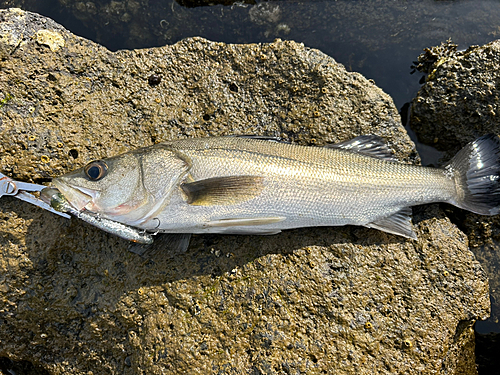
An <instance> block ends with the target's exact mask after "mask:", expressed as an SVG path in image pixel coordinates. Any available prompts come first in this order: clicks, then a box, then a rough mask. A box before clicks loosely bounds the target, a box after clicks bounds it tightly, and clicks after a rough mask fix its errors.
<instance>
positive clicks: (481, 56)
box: [410, 40, 500, 323]
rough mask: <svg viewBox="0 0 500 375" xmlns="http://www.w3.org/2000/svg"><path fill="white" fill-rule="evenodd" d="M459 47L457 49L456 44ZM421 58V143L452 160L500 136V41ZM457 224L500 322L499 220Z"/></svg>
mask: <svg viewBox="0 0 500 375" xmlns="http://www.w3.org/2000/svg"><path fill="white" fill-rule="evenodd" d="M455 47H456V46H455ZM425 55H426V56H422V57H421V59H423V60H427V61H429V62H430V64H427V65H426V66H425V70H426V71H427V73H429V75H428V77H427V81H426V82H425V84H424V85H423V86H422V89H421V90H420V92H419V93H418V95H417V97H416V98H415V99H414V100H413V107H412V115H411V120H410V121H411V126H412V128H413V129H414V130H415V132H416V133H417V135H418V137H419V139H420V140H421V141H422V142H424V143H426V144H430V145H433V146H434V147H436V148H438V149H440V150H444V151H446V154H447V157H451V156H452V155H453V154H454V153H455V152H456V151H458V150H459V149H460V148H461V147H462V146H464V145H465V144H466V143H467V142H470V141H472V140H474V139H475V138H477V137H479V136H482V135H484V134H488V133H495V134H500V122H499V121H498V112H499V111H500V95H499V87H500V41H498V40H497V41H494V42H491V43H489V44H487V45H485V46H480V47H479V46H474V47H470V48H469V49H467V50H466V51H459V52H457V51H456V49H454V48H453V45H451V44H449V43H448V44H443V45H441V46H439V47H433V48H430V49H428V51H427V52H426V54H425ZM450 217H453V221H454V222H456V223H457V225H458V226H459V227H460V228H461V229H462V230H463V231H465V233H467V235H468V237H469V241H470V242H469V244H470V246H471V248H472V249H473V251H474V253H475V254H476V256H477V257H478V259H479V260H480V262H481V264H482V265H483V267H484V268H485V270H486V272H487V274H488V277H489V279H490V286H491V296H492V317H491V318H492V320H493V321H494V322H496V323H498V320H499V318H500V273H499V268H498V267H499V265H500V229H499V228H500V218H499V217H498V216H495V217H485V216H480V215H473V214H464V212H463V211H460V210H453V213H452V214H451V215H450Z"/></svg>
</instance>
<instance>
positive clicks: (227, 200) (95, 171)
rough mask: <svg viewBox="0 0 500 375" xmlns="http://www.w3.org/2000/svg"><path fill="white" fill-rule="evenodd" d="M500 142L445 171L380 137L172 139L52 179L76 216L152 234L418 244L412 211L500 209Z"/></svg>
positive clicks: (487, 143)
mask: <svg viewBox="0 0 500 375" xmlns="http://www.w3.org/2000/svg"><path fill="white" fill-rule="evenodd" d="M499 181H500V140H499V138H498V137H497V136H495V135H487V136H484V137H481V138H479V139H477V140H476V141H474V142H471V143H470V144H468V145H466V146H465V147H464V148H463V149H462V150H461V151H460V152H459V153H458V154H457V155H456V156H455V157H454V158H453V159H452V160H451V161H450V162H449V163H447V164H446V165H445V166H444V168H427V167H422V166H417V165H411V164H404V163H399V162H396V161H394V160H393V159H392V158H391V156H390V155H388V149H387V147H386V145H385V144H384V143H383V142H382V141H381V139H380V138H379V137H376V136H360V137H357V138H354V139H352V140H350V141H346V142H342V143H339V144H337V145H333V146H330V147H307V146H299V145H292V144H286V143H279V142H274V141H269V140H261V139H252V138H241V137H220V138H217V137H214V138H200V139H184V140H177V141H170V142H165V143H161V144H157V145H154V146H150V147H146V148H143V149H139V150H135V151H132V152H129V153H126V154H123V155H119V156H116V157H112V158H108V159H105V160H98V161H94V162H91V163H89V164H88V165H87V166H86V167H85V168H82V169H80V170H77V171H74V172H71V173H68V174H66V175H64V176H61V177H58V178H56V179H54V181H53V182H54V184H55V186H56V187H57V188H58V189H59V190H60V191H61V192H62V194H63V195H64V196H65V198H66V199H67V200H68V202H70V203H71V204H72V205H73V206H74V207H75V208H76V209H78V210H83V209H85V210H89V211H91V212H94V213H97V214H99V215H101V216H102V217H104V218H106V219H110V220H116V221H118V222H121V223H123V224H126V225H129V226H132V227H136V228H141V229H144V230H147V231H151V232H168V233H233V234H234V233H237V234H273V233H277V232H279V231H281V230H283V229H290V228H298V227H310V226H337V225H346V224H354V225H364V226H367V227H371V228H377V229H380V230H383V231H386V232H388V233H393V234H398V235H401V236H405V237H409V238H416V235H415V233H414V232H413V230H412V227H411V218H410V214H411V210H410V209H409V207H411V206H414V205H419V204H425V203H432V202H447V203H451V204H454V205H456V206H458V207H461V208H464V209H467V210H469V211H473V212H476V213H480V214H485V215H494V214H497V213H498V212H499V207H500V188H499Z"/></svg>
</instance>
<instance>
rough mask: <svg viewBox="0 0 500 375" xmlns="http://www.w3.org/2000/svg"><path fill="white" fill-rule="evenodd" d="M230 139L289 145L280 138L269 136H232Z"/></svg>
mask: <svg viewBox="0 0 500 375" xmlns="http://www.w3.org/2000/svg"><path fill="white" fill-rule="evenodd" d="M230 137H238V138H247V139H258V140H260V141H269V142H277V143H290V142H288V141H285V140H283V138H281V137H277V136H276V137H274V136H270V135H246V134H242V135H234V136H230Z"/></svg>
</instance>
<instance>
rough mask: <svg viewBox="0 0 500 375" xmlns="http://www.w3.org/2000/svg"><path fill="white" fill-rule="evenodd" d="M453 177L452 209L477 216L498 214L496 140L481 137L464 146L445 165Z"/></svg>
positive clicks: (498, 145)
mask: <svg viewBox="0 0 500 375" xmlns="http://www.w3.org/2000/svg"><path fill="white" fill-rule="evenodd" d="M445 170H446V171H447V172H446V173H451V174H452V175H453V176H454V178H455V183H456V188H457V189H456V190H457V196H456V197H455V199H454V200H453V201H450V203H452V204H453V205H455V206H458V207H460V208H462V209H465V210H468V211H471V212H475V213H477V214H481V215H496V214H498V213H499V212H500V138H499V137H498V136H497V135H495V134H488V135H485V136H482V137H480V138H478V139H476V140H475V141H473V142H471V143H469V144H467V145H466V146H465V147H464V148H463V149H462V150H460V151H459V152H458V153H457V154H456V155H455V157H453V159H451V160H450V162H449V163H448V164H447V165H446V166H445Z"/></svg>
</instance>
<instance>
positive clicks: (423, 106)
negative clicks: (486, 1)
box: [411, 41, 500, 156]
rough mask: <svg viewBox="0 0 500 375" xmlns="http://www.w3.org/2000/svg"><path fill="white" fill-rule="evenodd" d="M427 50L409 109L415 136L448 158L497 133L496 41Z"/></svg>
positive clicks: (499, 52)
mask: <svg viewBox="0 0 500 375" xmlns="http://www.w3.org/2000/svg"><path fill="white" fill-rule="evenodd" d="M429 51H431V52H430V53H429V56H431V57H433V60H434V62H433V64H432V65H431V66H430V67H429V66H428V67H427V68H426V71H427V72H428V73H429V75H428V77H427V80H426V82H425V84H424V85H423V86H422V88H421V90H420V91H419V93H418V95H417V96H416V98H415V99H414V100H413V107H412V113H411V126H412V128H413V129H414V130H415V132H416V133H417V135H418V137H419V140H421V141H422V142H423V143H426V144H430V145H434V146H435V147H436V148H438V149H439V150H443V151H446V153H447V155H448V156H453V155H454V154H455V152H456V151H458V150H459V149H460V148H461V147H462V146H463V145H465V144H466V143H467V142H470V141H472V140H474V139H476V138H478V137H480V136H482V135H484V134H487V133H497V134H500V124H499V123H498V120H497V113H498V111H499V110H500V99H499V96H498V88H497V87H498V83H499V82H500V73H499V70H498V69H499V66H500V41H494V42H492V43H489V44H487V45H485V46H481V47H478V46H473V47H470V48H468V49H467V50H465V51H458V52H457V51H454V50H453V49H450V48H443V46H440V47H434V48H432V49H429ZM426 54H427V53H426ZM431 61H432V60H431Z"/></svg>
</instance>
